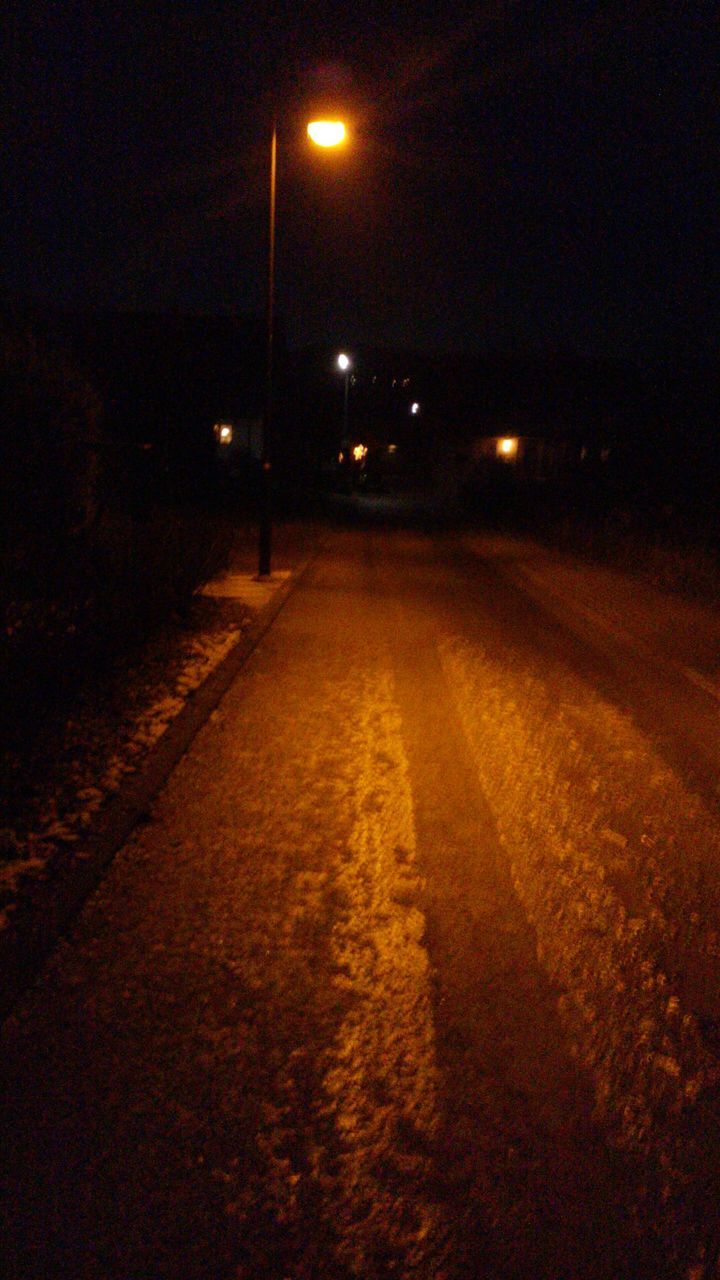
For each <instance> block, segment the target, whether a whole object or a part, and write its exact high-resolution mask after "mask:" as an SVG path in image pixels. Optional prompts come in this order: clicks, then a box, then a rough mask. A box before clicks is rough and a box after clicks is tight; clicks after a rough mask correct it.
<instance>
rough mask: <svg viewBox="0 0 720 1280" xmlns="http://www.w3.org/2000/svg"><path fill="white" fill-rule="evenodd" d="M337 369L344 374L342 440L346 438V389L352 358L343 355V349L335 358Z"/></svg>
mask: <svg viewBox="0 0 720 1280" xmlns="http://www.w3.org/2000/svg"><path fill="white" fill-rule="evenodd" d="M337 362H338V369H342V371H343V373H344V374H345V394H344V396H343V433H342V438H343V440H347V438H348V391H349V387H350V370H351V369H352V360H351V359H350V357H349V356H346V355H345V352H344V351H341V352H340V355H339V356H338V358H337Z"/></svg>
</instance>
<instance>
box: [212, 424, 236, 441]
mask: <svg viewBox="0 0 720 1280" xmlns="http://www.w3.org/2000/svg"><path fill="white" fill-rule="evenodd" d="M213 431H214V432H215V439H216V440H217V442H218V444H232V438H233V429H232V423H230V422H216V423H215V426H214V427H213Z"/></svg>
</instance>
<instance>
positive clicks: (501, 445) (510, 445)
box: [497, 436, 518, 462]
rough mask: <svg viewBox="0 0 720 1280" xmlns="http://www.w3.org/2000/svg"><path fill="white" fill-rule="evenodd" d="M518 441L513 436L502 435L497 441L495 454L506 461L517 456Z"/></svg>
mask: <svg viewBox="0 0 720 1280" xmlns="http://www.w3.org/2000/svg"><path fill="white" fill-rule="evenodd" d="M517 451H518V442H517V438H516V437H515V436H503V438H502V439H501V440H498V442H497V455H498V457H499V458H505V459H506V460H507V461H508V462H509V461H511V460H512V459H513V458H516V457H517Z"/></svg>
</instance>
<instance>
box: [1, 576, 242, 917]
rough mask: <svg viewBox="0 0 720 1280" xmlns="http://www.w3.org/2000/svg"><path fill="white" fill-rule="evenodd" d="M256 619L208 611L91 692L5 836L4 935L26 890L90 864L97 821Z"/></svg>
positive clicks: (172, 629) (222, 605)
mask: <svg viewBox="0 0 720 1280" xmlns="http://www.w3.org/2000/svg"><path fill="white" fill-rule="evenodd" d="M256 607H259V606H256ZM254 612H255V610H254V608H253V607H251V606H249V605H246V604H243V603H240V602H238V601H237V600H233V601H232V602H224V601H213V602H212V604H209V603H208V604H207V605H205V606H204V607H203V604H201V605H200V607H199V608H198V609H196V610H195V612H194V613H193V615H192V616H191V619H190V622H189V624H185V625H183V626H180V625H177V624H176V625H175V626H173V625H171V624H169V625H168V626H167V627H165V628H164V629H163V630H162V631H161V632H160V633H158V634H157V635H156V636H154V637H153V638H152V639H151V640H150V641H149V642H148V643H147V645H146V646H145V647H144V648H143V650H142V652H141V653H140V655H139V656H138V657H137V658H136V659H135V661H133V663H132V664H129V665H125V666H124V665H123V664H120V667H119V668H118V669H116V670H114V671H113V672H112V673H111V674H110V675H109V676H108V677H107V678H106V680H104V681H100V682H98V684H97V686H95V687H93V688H92V689H91V690H88V691H85V693H84V694H83V695H82V697H81V700H80V702H79V704H78V707H77V709H76V711H75V713H74V714H73V716H72V717H71V718H70V719H69V720H68V721H67V723H66V724H65V726H64V729H63V730H62V733H61V734H60V742H59V747H58V748H57V749H56V750H55V751H54V752H53V757H52V759H50V760H48V759H41V761H40V763H41V767H42V781H41V782H40V783H39V784H38V785H37V786H36V789H35V793H34V795H33V797H32V799H31V800H30V801H29V802H28V804H27V805H26V807H25V808H24V810H23V811H22V812H19V813H17V814H15V815H14V824H13V827H12V829H11V830H9V831H7V832H6V833H5V834H6V837H7V838H6V839H5V841H4V842H3V849H2V856H0V930H1V929H3V928H6V927H7V925H8V923H9V920H10V918H11V914H12V911H13V909H14V906H15V904H16V900H17V895H18V893H22V890H23V886H24V885H25V884H28V883H29V882H31V881H32V880H33V879H35V878H37V877H38V876H41V875H42V874H43V872H44V871H45V870H46V868H47V867H48V864H49V863H50V862H51V861H52V860H54V859H56V858H57V857H59V856H63V857H65V858H67V857H75V856H82V855H81V853H80V850H81V847H82V843H83V837H84V836H85V835H86V833H87V831H88V829H89V828H90V827H91V824H92V822H93V819H94V817H95V815H96V814H97V813H98V812H99V810H101V809H102V807H103V805H104V804H105V803H106V801H107V800H108V798H109V797H110V796H112V795H113V794H114V793H115V792H117V791H118V790H119V788H120V787H121V785H122V783H123V780H124V779H125V778H126V777H127V776H128V775H129V774H132V773H135V772H136V771H137V770H138V769H139V768H140V766H141V765H142V763H143V762H144V760H145V759H146V757H147V755H148V753H149V751H150V750H151V749H152V747H153V746H154V745H155V744H156V743H157V742H158V740H159V739H160V738H161V737H162V735H163V734H164V733H165V730H166V729H167V727H168V725H169V724H171V723H172V721H173V720H174V719H175V718H176V716H177V715H178V714H179V712H180V711H181V710H182V708H183V707H184V705H185V703H186V701H187V699H188V698H189V697H190V695H191V694H192V693H193V692H194V690H196V689H197V688H199V686H200V685H201V684H202V683H203V682H204V681H205V680H206V679H207V677H208V675H209V674H210V673H211V672H212V671H213V670H214V669H215V668H216V667H217V666H218V664H219V663H220V662H222V660H223V658H224V657H225V656H226V655H227V653H229V651H230V650H231V649H232V648H233V647H234V646H235V645H236V644H237V642H238V640H239V638H240V636H241V635H242V633H243V631H244V630H245V629H246V628H247V626H248V625H249V623H250V621H251V619H252V616H253V614H254ZM36 763H37V762H36Z"/></svg>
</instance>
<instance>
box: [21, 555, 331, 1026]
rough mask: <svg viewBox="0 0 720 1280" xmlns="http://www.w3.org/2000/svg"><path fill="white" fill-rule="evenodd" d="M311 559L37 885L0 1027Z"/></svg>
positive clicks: (26, 904) (28, 901)
mask: <svg viewBox="0 0 720 1280" xmlns="http://www.w3.org/2000/svg"><path fill="white" fill-rule="evenodd" d="M310 564H311V559H307V560H304V561H303V562H302V563H301V564H300V565H299V566H298V568H297V569H295V570H294V571H293V572H292V574H291V575H290V577H289V578H288V579H287V580H286V581H285V582H283V583H281V585H280V586H279V587H278V589H277V590H276V592H275V593H274V595H273V596H272V599H270V600H269V601H268V603H267V604H266V605H264V607H263V608H262V609H261V610H260V612H259V613H258V616H257V618H256V619H255V621H254V622H253V623H252V625H251V626H250V628H249V630H248V631H246V632H245V633H244V634H243V635H242V636H241V637H240V639H239V640H238V643H237V644H236V645H235V647H234V648H233V649H231V650H230V652H229V653H227V654H226V655H225V657H224V658H223V659H222V661H221V662H220V663H219V664H218V665H217V667H215V668H214V670H213V671H211V672H210V674H209V675H208V676H207V678H206V679H205V680H204V681H203V683H202V684H201V685H199V686H198V688H197V689H194V690H193V692H192V693H191V694H190V695H189V697H188V699H187V702H186V703H185V705H184V707H183V708H182V710H181V711H180V712H179V713H178V715H177V716H176V717H175V719H174V720H172V721H171V722H170V724H169V725H168V726H167V728H166V729H165V732H164V733H163V734H162V736H161V737H160V738H159V739H158V741H157V742H156V743H155V744H154V745H153V747H152V748H151V750H150V751H149V753H148V755H147V757H146V758H145V760H144V761H143V764H142V765H141V767H140V769H139V771H138V772H137V773H136V774H134V775H132V776H131V777H129V778H128V779H127V780H126V781H125V782H124V783H123V785H122V787H121V789H120V790H119V791H118V792H116V793H115V794H114V795H113V796H112V797H111V798H110V799H109V800H108V801H107V803H106V804H105V805H104V806H103V808H102V809H101V810H100V811H99V812H98V814H97V815H96V817H95V819H94V821H93V823H92V825H91V826H90V828H89V829H88V831H87V833H86V834H85V836H84V838H83V842H82V844H81V845H77V846H75V847H74V849H73V853H72V858H71V859H68V860H67V861H65V862H64V863H63V860H62V859H61V858H59V859H58V860H57V864H56V865H55V866H53V865H52V862H51V864H50V866H49V868H48V870H47V872H46V874H45V877H44V878H43V879H41V880H38V881H37V882H36V883H35V884H32V885H31V887H30V890H29V892H28V893H27V896H26V898H24V899H22V900H21V901H20V902H19V903H18V906H17V909H16V911H15V912H14V913H13V915H12V916H11V918H10V920H9V922H8V924H7V926H6V927H5V929H3V931H2V932H1V933H0V1021H2V1020H3V1019H5V1018H6V1017H7V1016H8V1014H10V1013H11V1012H12V1009H13V1007H14V1005H15V1004H16V1003H17V1001H18V1000H19V998H20V997H21V996H22V995H23V993H24V992H25V991H26V990H27V989H28V988H29V987H30V986H31V984H32V982H33V981H34V979H35V978H36V977H37V975H38V973H39V971H40V968H41V966H42V964H43V962H44V960H45V959H46V958H47V956H48V955H49V953H50V952H51V951H52V949H53V948H54V947H55V946H56V944H57V943H58V942H59V941H60V939H61V938H62V937H63V935H64V934H65V933H66V932H67V930H68V929H69V928H70V926H71V925H72V923H73V921H74V919H75V917H76V916H77V915H78V913H79V912H80V910H81V908H82V906H83V904H84V903H85V901H86V899H87V898H88V897H89V896H90V894H91V893H92V892H93V890H94V889H96V888H97V886H98V884H99V883H100V881H101V880H102V877H103V875H104V873H105V871H106V870H107V868H108V867H109V866H110V863H111V862H112V860H113V858H114V856H115V854H116V853H117V851H118V850H119V849H120V848H121V847H122V846H123V845H124V844H125V842H126V841H127V839H128V838H129V836H130V835H131V834H132V832H133V830H134V828H135V827H136V826H137V824H138V823H139V822H141V821H142V820H143V819H144V818H145V817H146V816H147V811H148V807H149V806H150V805H151V804H152V801H153V800H154V799H155V797H156V795H157V794H158V792H159V791H160V790H161V788H162V787H163V786H164V785H165V783H166V781H167V779H168V778H169V776H170V774H171V773H172V771H173V769H174V768H175V766H176V764H177V763H178V761H179V760H180V758H181V757H182V756H183V755H184V754H185V752H186V751H187V749H188V747H189V746H190V744H191V743H192V741H193V739H194V738H195V736H196V734H197V733H198V732H199V730H200V729H201V728H202V727H203V725H204V724H205V722H206V721H207V720H208V718H209V716H210V715H211V714H212V712H213V711H214V710H215V708H216V707H217V705H218V703H219V702H220V701H221V699H222V697H223V695H224V694H225V693H226V692H227V690H228V689H229V688H230V685H231V684H232V683H233V681H234V680H235V678H236V676H237V675H238V674H239V672H240V671H241V670H242V668H243V666H244V665H245V663H246V662H247V660H248V658H249V657H250V656H251V654H252V653H253V652H254V650H255V649H256V648H257V646H258V645H259V643H260V641H261V640H262V638H263V636H264V635H265V634H266V633H267V632H268V631H269V630H270V628H271V627H272V625H273V623H274V621H275V619H276V617H277V616H278V614H279V613H280V611H281V609H282V608H283V606H284V605H285V603H286V601H287V600H288V599H289V597H290V596H291V595H292V593H293V591H294V590H295V588H296V587H297V586H298V585H299V584H300V582H301V581H302V579H303V577H304V576H305V574H306V572H307V570H308V568H309V566H310Z"/></svg>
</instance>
